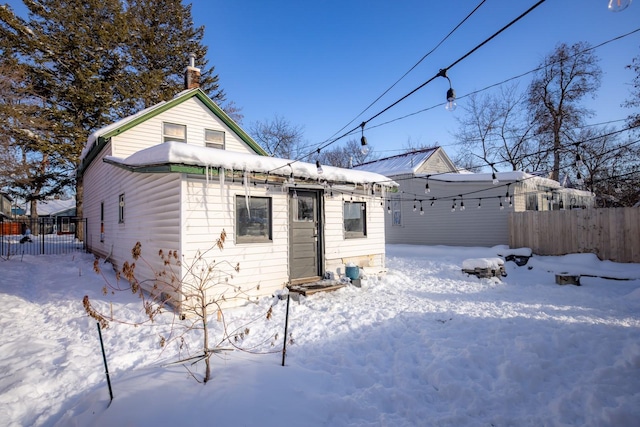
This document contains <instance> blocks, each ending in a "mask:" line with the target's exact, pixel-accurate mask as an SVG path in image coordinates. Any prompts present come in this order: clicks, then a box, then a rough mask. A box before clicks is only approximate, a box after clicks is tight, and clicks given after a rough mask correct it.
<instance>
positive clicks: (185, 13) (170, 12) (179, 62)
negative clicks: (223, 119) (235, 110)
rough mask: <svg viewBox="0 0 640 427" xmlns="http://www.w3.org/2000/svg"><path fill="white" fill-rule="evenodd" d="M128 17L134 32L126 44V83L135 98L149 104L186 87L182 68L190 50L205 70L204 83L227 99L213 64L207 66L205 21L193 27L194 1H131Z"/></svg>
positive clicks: (144, 105) (218, 97) (217, 97)
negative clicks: (192, 12)
mask: <svg viewBox="0 0 640 427" xmlns="http://www.w3.org/2000/svg"><path fill="white" fill-rule="evenodd" d="M126 20H127V22H128V24H129V27H130V28H129V32H130V37H129V41H128V42H127V44H126V54H127V58H128V67H127V71H128V72H129V73H130V79H129V80H127V81H125V82H123V83H124V84H125V85H126V92H127V93H129V94H131V100H132V101H135V102H137V103H138V104H139V105H134V106H133V107H134V108H135V109H140V108H147V107H150V106H152V105H155V104H157V103H158V102H160V101H164V100H167V99H170V98H172V97H173V96H174V95H175V94H176V93H178V92H180V91H181V90H183V88H184V71H185V68H186V66H187V64H188V55H189V54H190V53H193V54H195V56H196V61H197V62H196V67H198V68H200V70H201V77H200V87H201V89H202V90H204V91H205V92H207V93H208V94H209V96H210V97H211V98H212V99H213V100H214V101H216V103H218V104H220V105H221V104H222V103H223V102H224V101H225V95H224V92H223V91H222V90H221V89H220V87H219V84H218V76H217V75H215V74H214V73H213V67H211V68H208V61H207V59H206V54H207V46H205V45H203V44H202V38H203V37H204V26H200V27H197V28H196V27H194V24H193V19H192V16H191V5H187V6H184V5H183V4H182V3H181V1H180V0H128V1H127V11H126Z"/></svg>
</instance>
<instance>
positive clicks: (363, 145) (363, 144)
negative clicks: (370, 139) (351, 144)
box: [360, 122, 369, 156]
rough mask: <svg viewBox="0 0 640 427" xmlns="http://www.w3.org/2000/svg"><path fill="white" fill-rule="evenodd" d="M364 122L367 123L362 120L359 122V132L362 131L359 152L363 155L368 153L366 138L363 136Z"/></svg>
mask: <svg viewBox="0 0 640 427" xmlns="http://www.w3.org/2000/svg"><path fill="white" fill-rule="evenodd" d="M366 124H367V123H366V122H362V123H361V124H360V128H361V132H362V136H361V138H360V152H361V153H362V155H363V156H366V155H367V154H369V146H368V145H367V138H366V137H365V136H364V127H365V125H366Z"/></svg>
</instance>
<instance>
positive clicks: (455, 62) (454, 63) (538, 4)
mask: <svg viewBox="0 0 640 427" xmlns="http://www.w3.org/2000/svg"><path fill="white" fill-rule="evenodd" d="M545 1H546V0H540V1H538V2H537V3H536V4H534V5H533V6H531V7H530V8H529V9H527V10H526V11H525V12H523V13H522V14H520V15H519V16H518V17H517V18H515V19H513V20H512V21H511V22H509V23H508V24H507V25H505V26H504V27H502V28H501V29H500V30H498V31H497V32H495V33H494V34H493V35H491V36H490V37H489V38H487V39H485V40H484V41H483V42H482V43H480V44H478V45H477V46H476V47H474V48H473V49H471V50H470V51H469V52H467V53H466V54H464V55H463V56H462V57H460V58H458V59H457V60H455V61H454V62H453V63H451V64H450V65H449V66H448V67H446V68H442V69H440V71H439V72H438V73H437V74H436V75H435V76H433V77H431V78H430V79H428V80H427V81H425V82H424V83H422V84H421V85H420V86H418V87H416V88H415V89H413V90H412V91H410V92H409V93H407V94H406V95H404V96H402V97H401V98H399V99H398V100H396V101H395V102H393V103H392V104H391V105H389V106H387V107H386V108H384V109H382V110H381V111H379V112H378V113H376V114H374V115H373V116H371V117H370V118H369V119H367V120H365V121H363V122H362V124H360V125H359V126H356V127H354V128H353V129H350V130H349V131H347V132H345V133H343V134H342V135H340V136H338V137H336V138H333V139H331V140H329V141H328V142H327V143H326V144H324V145H322V146H321V147H319V148H318V149H317V150H314V151H312V152H310V153H308V154H307V155H305V156H302V158H305V157H308V156H311V155H312V154H313V153H315V152H316V151H318V152H319V151H320V150H323V149H325V148H327V147H328V146H330V145H332V144H333V143H335V142H336V141H338V140H340V139H342V138H344V137H345V136H348V135H350V134H352V133H353V132H355V131H357V130H358V129H359V128H362V129H363V131H364V126H365V125H366V124H367V123H368V122H370V121H371V120H374V119H375V118H377V117H379V116H380V115H382V114H384V113H385V112H387V111H388V110H390V109H391V108H393V107H395V106H396V105H398V104H399V103H400V102H402V101H404V100H405V99H407V98H408V97H409V96H411V95H413V94H414V93H416V92H417V91H419V90H420V89H422V88H423V87H424V86H426V85H427V84H429V83H431V82H432V81H433V80H435V79H436V78H438V77H446V72H447V70H449V69H451V68H453V67H454V66H455V65H457V64H458V63H460V62H461V61H463V60H464V59H466V58H468V57H469V56H470V55H471V54H473V53H474V52H476V51H477V50H478V49H480V48H481V47H482V46H484V45H485V44H487V43H488V42H489V41H491V40H492V39H494V38H495V37H496V36H498V35H499V34H501V33H502V32H504V31H505V30H506V29H507V28H509V27H511V26H513V25H514V24H515V23H516V22H518V21H520V20H521V19H522V18H524V17H525V16H526V15H528V14H529V13H531V12H532V11H533V10H534V9H536V8H537V7H538V6H540V5H541V4H542V3H544V2H545ZM297 161H299V160H292V161H291V162H290V163H288V164H287V165H284V166H281V167H278V168H275V169H273V171H275V170H278V169H281V168H283V167H286V166H291V165H292V164H293V163H295V162H297ZM273 171H271V172H273Z"/></svg>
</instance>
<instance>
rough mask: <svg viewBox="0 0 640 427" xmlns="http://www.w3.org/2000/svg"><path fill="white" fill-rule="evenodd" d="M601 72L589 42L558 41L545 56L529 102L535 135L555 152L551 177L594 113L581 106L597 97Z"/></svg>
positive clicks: (529, 89) (531, 88)
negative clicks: (577, 130) (573, 133)
mask: <svg viewBox="0 0 640 427" xmlns="http://www.w3.org/2000/svg"><path fill="white" fill-rule="evenodd" d="M601 75H602V71H601V69H600V66H599V65H598V58H597V57H596V56H595V54H594V53H593V51H592V50H591V49H590V46H589V45H588V44H587V43H583V42H580V43H576V44H574V45H571V46H568V45H567V44H564V43H562V44H559V45H558V46H557V47H556V49H555V50H554V52H553V53H551V54H550V55H549V56H547V57H545V58H544V59H543V61H542V63H541V66H540V68H539V70H538V72H537V73H536V74H535V76H534V79H533V81H532V82H531V84H530V85H529V88H528V91H527V105H528V107H529V111H530V114H531V115H532V117H533V120H534V121H535V124H536V129H535V132H536V135H538V136H543V135H550V138H544V139H540V140H541V142H542V143H543V144H544V147H548V149H549V151H550V152H551V153H552V155H553V161H552V165H553V170H552V172H551V178H552V179H555V180H558V178H559V175H560V167H561V161H562V159H561V156H562V154H563V152H566V150H565V148H564V147H565V145H567V143H568V140H569V139H570V133H571V129H575V128H578V127H579V126H580V125H581V124H583V122H584V119H585V118H587V117H590V116H592V115H593V113H592V112H591V111H590V110H588V109H586V108H584V107H582V106H581V105H580V101H581V100H582V99H583V98H584V97H585V96H592V97H595V94H596V91H597V89H598V88H599V87H600V78H601Z"/></svg>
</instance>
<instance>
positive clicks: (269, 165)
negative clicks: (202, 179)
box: [106, 141, 398, 187]
mask: <svg viewBox="0 0 640 427" xmlns="http://www.w3.org/2000/svg"><path fill="white" fill-rule="evenodd" d="M106 160H109V161H110V162H113V163H119V164H122V165H126V166H152V165H162V164H184V165H193V166H206V167H214V168H218V167H221V168H224V169H233V170H246V171H249V172H260V173H266V174H270V175H279V176H289V175H290V174H291V173H292V172H293V175H294V177H300V178H309V179H317V180H326V181H329V182H349V183H355V184H365V183H368V184H373V183H375V184H379V185H384V186H387V187H397V186H398V184H396V183H395V182H394V181H392V180H390V179H389V178H387V177H386V176H384V175H380V174H377V173H373V172H367V171H361V170H353V169H343V168H337V167H332V166H324V165H323V166H322V169H323V173H321V174H320V173H318V170H317V168H316V165H315V164H311V163H305V162H301V161H295V160H288V159H280V158H275V157H267V156H260V155H257V154H247V153H237V152H232V151H226V150H218V149H215V148H209V147H200V146H195V145H189V144H185V143H183V142H176V141H171V142H166V143H163V144H159V145H154V146H153V147H149V148H146V149H144V150H140V151H138V152H137V153H134V154H132V155H131V156H129V157H127V158H126V159H122V158H119V157H114V156H107V157H106Z"/></svg>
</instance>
